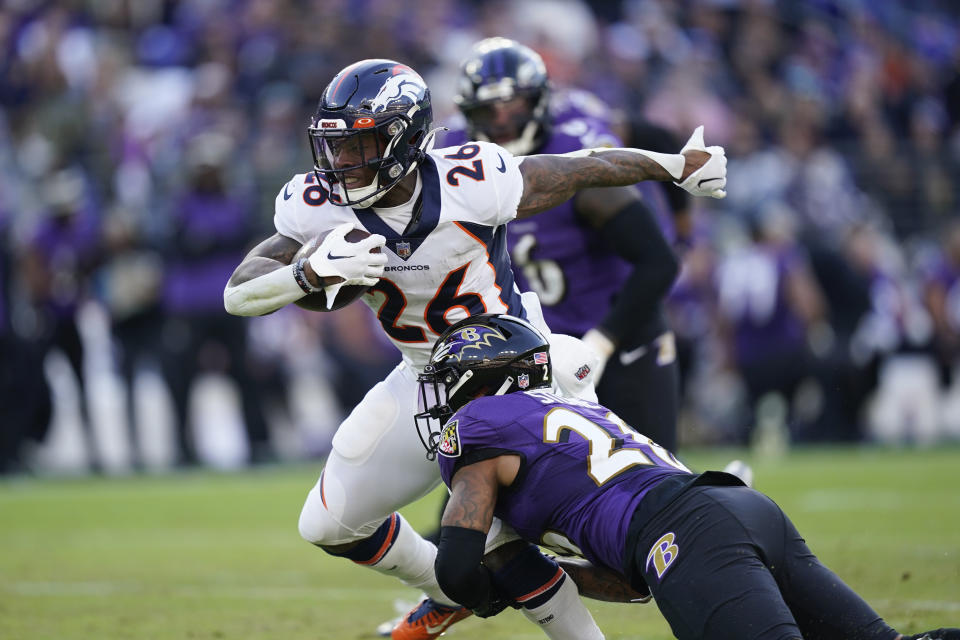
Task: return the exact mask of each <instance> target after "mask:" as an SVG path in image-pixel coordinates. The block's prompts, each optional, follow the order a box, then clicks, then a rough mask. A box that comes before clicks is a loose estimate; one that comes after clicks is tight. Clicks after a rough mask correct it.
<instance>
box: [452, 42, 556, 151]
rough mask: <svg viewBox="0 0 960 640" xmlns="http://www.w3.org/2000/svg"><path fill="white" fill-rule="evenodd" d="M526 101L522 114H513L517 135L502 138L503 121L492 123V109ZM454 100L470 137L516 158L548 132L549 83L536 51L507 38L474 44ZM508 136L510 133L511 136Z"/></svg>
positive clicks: (542, 139)
mask: <svg viewBox="0 0 960 640" xmlns="http://www.w3.org/2000/svg"><path fill="white" fill-rule="evenodd" d="M517 98H523V99H525V100H526V107H527V108H526V111H525V112H524V113H520V112H518V113H517V114H516V115H515V116H514V115H512V114H511V116H510V120H512V121H513V127H514V131H515V135H514V137H513V138H511V139H509V140H508V139H505V138H506V135H504V132H502V131H497V129H498V128H501V129H502V125H503V124H504V123H503V121H502V119H501V122H500V124H499V125H498V126H492V125H493V115H494V114H495V111H494V108H495V107H496V105H504V106H507V104H508V103H510V102H512V101H514V100H515V99H517ZM454 102H455V103H456V104H457V106H458V107H459V108H460V110H461V112H463V115H464V117H465V118H466V120H467V129H468V134H469V135H470V137H471V138H472V139H475V140H482V141H490V142H495V143H496V144H499V145H501V146H502V147H504V148H505V149H506V150H507V151H510V152H511V153H513V154H514V155H529V154H531V153H533V152H535V151H536V150H537V149H538V148H539V147H540V146H541V145H542V144H543V142H544V140H545V139H546V138H547V135H548V133H549V128H550V113H549V104H550V81H549V77H548V76H547V69H546V65H545V64H544V62H543V59H542V58H541V57H540V55H539V54H537V53H536V52H535V51H533V50H532V49H530V48H529V47H526V46H524V45H522V44H520V43H518V42H515V41H513V40H508V39H506V38H499V37H497V38H487V39H486V40H481V41H480V42H478V43H477V44H475V45H474V47H473V50H472V52H471V54H470V55H469V56H468V57H467V58H466V59H465V60H464V61H463V63H462V64H461V66H460V79H459V87H458V90H457V95H456V96H454ZM511 133H512V132H511Z"/></svg>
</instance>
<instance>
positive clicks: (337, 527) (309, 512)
mask: <svg viewBox="0 0 960 640" xmlns="http://www.w3.org/2000/svg"><path fill="white" fill-rule="evenodd" d="M298 529H299V530H300V536H301V537H302V538H303V539H304V540H306V541H307V542H309V543H311V544H315V545H317V546H318V547H331V546H336V545H343V544H348V543H351V542H355V541H356V540H359V539H360V538H362V537H363V536H362V535H359V534H358V533H357V532H355V531H351V530H350V529H348V528H347V527H345V526H344V525H343V523H341V522H340V521H339V520H338V519H337V518H334V517H333V514H332V513H330V510H329V509H327V506H326V505H325V504H324V502H323V498H322V495H321V492H320V490H319V489H318V488H317V487H314V488H313V489H311V490H310V493H309V495H308V496H307V500H306V502H305V503H304V505H303V510H302V511H300V521H299V523H298Z"/></svg>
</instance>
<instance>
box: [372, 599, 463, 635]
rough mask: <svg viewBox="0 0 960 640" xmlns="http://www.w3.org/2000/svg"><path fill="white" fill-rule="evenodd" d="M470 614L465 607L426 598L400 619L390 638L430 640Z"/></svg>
mask: <svg viewBox="0 0 960 640" xmlns="http://www.w3.org/2000/svg"><path fill="white" fill-rule="evenodd" d="M471 613H472V612H471V611H470V609H467V608H466V607H460V606H452V607H449V606H447V605H443V604H440V603H439V602H437V601H435V600H433V599H431V598H426V599H425V600H423V601H422V602H421V603H420V604H418V605H417V606H416V607H414V608H413V611H411V612H410V613H408V614H407V615H405V616H404V617H403V618H401V619H400V622H398V623H397V625H396V626H395V627H394V628H393V631H392V632H391V634H390V637H391V638H393V640H432V639H433V638H439V637H440V636H441V635H442V634H443V632H444V631H446V630H447V629H448V628H449V627H450V626H451V625H453V624H455V623H457V622H460V621H461V620H463V619H464V618H466V617H467V616H469V615H470V614H471Z"/></svg>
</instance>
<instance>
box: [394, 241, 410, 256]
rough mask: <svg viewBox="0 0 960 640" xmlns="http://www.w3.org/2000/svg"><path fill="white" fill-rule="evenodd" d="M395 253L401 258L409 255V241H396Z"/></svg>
mask: <svg viewBox="0 0 960 640" xmlns="http://www.w3.org/2000/svg"><path fill="white" fill-rule="evenodd" d="M397 255H398V256H400V257H401V258H409V257H410V243H409V242H398V243H397Z"/></svg>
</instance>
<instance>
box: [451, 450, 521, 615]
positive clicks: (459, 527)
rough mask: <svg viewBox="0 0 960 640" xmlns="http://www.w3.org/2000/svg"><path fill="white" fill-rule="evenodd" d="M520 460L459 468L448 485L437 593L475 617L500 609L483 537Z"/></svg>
mask: <svg viewBox="0 0 960 640" xmlns="http://www.w3.org/2000/svg"><path fill="white" fill-rule="evenodd" d="M519 468H520V458H519V456H515V455H503V456H498V457H496V458H490V459H488V460H483V461H481V462H475V463H473V464H468V465H465V466H462V467H460V469H458V470H457V472H456V473H455V474H454V476H453V480H452V481H451V483H450V487H451V492H450V501H449V502H448V503H447V507H446V509H445V510H444V512H443V518H442V519H441V520H440V543H439V545H437V559H436V563H435V566H434V568H435V572H436V575H437V582H438V583H439V584H440V588H441V589H443V592H444V593H445V594H447V595H448V596H449V597H451V598H453V600H454V601H456V602H459V603H460V604H462V605H463V606H465V607H467V608H469V609H472V610H473V611H474V612H475V613H477V614H478V615H480V616H483V617H487V616H490V615H495V614H496V613H498V612H499V611H501V610H502V609H503V608H504V607H506V606H507V605H508V604H509V602H507V601H504V600H503V598H501V597H500V596H499V595H498V594H497V592H496V589H495V588H494V586H493V582H492V578H491V573H490V570H489V569H488V568H487V567H485V566H484V565H483V562H482V561H483V552H484V547H485V543H486V539H487V532H488V531H489V530H490V524H491V523H492V522H493V508H494V505H496V503H497V492H498V490H499V488H500V486H507V485H509V484H510V483H512V482H513V480H514V478H516V475H517V471H518V470H519Z"/></svg>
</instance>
